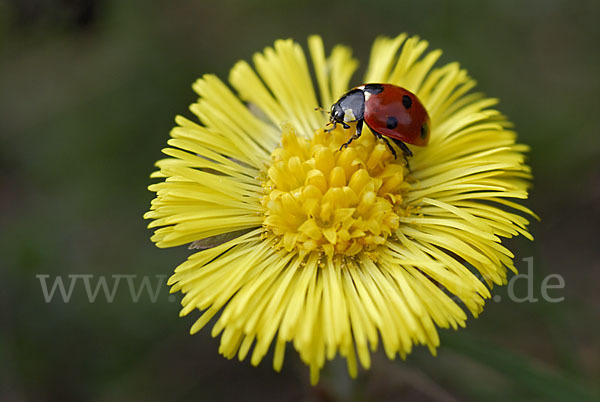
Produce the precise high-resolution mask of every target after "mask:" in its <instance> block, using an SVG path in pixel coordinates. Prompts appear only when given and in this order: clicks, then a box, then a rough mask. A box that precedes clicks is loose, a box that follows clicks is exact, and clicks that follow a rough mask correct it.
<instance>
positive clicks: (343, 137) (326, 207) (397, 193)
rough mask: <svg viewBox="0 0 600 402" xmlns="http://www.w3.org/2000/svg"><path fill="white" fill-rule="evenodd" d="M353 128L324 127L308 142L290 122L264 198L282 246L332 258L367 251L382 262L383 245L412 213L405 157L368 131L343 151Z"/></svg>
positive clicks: (266, 181)
mask: <svg viewBox="0 0 600 402" xmlns="http://www.w3.org/2000/svg"><path fill="white" fill-rule="evenodd" d="M353 130H354V126H352V128H351V129H349V130H344V129H342V128H341V127H339V126H338V128H337V129H335V130H333V131H332V132H330V133H327V132H325V131H324V130H323V129H319V130H317V131H315V134H314V136H313V137H312V138H311V139H306V138H303V137H300V136H297V135H296V133H295V131H294V129H293V128H292V127H291V125H289V124H285V125H283V127H282V139H281V144H282V145H281V147H279V148H277V149H275V150H274V151H273V153H272V154H271V157H272V160H273V162H272V165H271V166H270V167H269V169H268V172H267V175H266V177H265V179H264V181H263V187H264V189H265V196H264V197H263V198H262V199H261V203H262V206H263V207H264V208H265V210H266V212H265V220H264V223H263V226H265V227H266V228H267V229H268V231H269V232H271V233H273V234H274V235H275V236H277V237H279V238H280V241H279V242H278V243H277V246H278V247H284V248H285V249H286V250H287V251H292V250H293V249H297V250H298V251H299V252H300V253H301V254H304V253H307V252H311V251H317V252H321V253H324V254H325V255H327V256H328V257H332V256H333V255H334V254H339V255H345V256H353V255H356V254H357V253H359V252H361V251H363V252H366V253H367V254H368V255H369V256H370V257H371V258H373V259H376V258H377V248H378V246H379V245H381V244H383V243H384V242H385V240H386V239H387V237H388V236H390V235H391V234H392V233H393V232H394V230H395V229H397V228H398V224H399V216H400V215H402V216H404V215H406V213H405V208H404V207H403V205H402V193H403V191H404V190H405V189H406V183H405V181H404V160H403V159H402V158H398V159H394V157H393V156H392V154H391V152H390V151H389V150H388V149H387V147H386V145H385V144H384V143H383V142H382V141H378V140H377V139H376V138H375V137H374V136H373V135H371V133H370V132H369V131H368V130H367V129H365V131H366V132H363V135H362V136H361V137H360V138H359V139H357V140H354V141H353V142H352V144H351V145H350V146H349V147H346V148H344V149H343V150H342V151H339V148H340V146H341V145H342V144H344V143H345V142H346V141H347V140H348V139H349V135H350V134H351V133H353V132H354V131H353Z"/></svg>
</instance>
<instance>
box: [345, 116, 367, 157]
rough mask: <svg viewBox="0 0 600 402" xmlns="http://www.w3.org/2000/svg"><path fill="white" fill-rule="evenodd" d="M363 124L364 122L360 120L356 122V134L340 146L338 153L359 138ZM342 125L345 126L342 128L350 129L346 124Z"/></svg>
mask: <svg viewBox="0 0 600 402" xmlns="http://www.w3.org/2000/svg"><path fill="white" fill-rule="evenodd" d="M363 123H364V120H362V119H360V120H358V121H357V122H356V133H355V134H354V135H353V136H352V137H350V139H349V140H348V142H346V143H344V144H342V146H341V147H340V151H341V150H342V149H344V148H346V147H347V146H348V145H350V143H351V142H352V141H354V140H357V139H358V138H359V137H360V136H361V134H362V129H363ZM342 124H344V126H347V127H344V128H350V126H348V125H347V124H345V123H342Z"/></svg>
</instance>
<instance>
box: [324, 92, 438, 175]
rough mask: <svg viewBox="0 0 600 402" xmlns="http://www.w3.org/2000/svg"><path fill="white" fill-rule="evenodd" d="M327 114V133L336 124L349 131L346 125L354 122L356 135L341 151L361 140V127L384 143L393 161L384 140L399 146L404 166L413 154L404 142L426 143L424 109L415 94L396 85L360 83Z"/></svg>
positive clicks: (426, 117) (389, 145)
mask: <svg viewBox="0 0 600 402" xmlns="http://www.w3.org/2000/svg"><path fill="white" fill-rule="evenodd" d="M329 113H330V115H331V117H330V121H329V123H328V125H333V127H332V128H330V129H328V130H327V131H328V132H329V131H332V130H334V129H335V127H336V125H337V124H338V123H339V124H341V125H342V126H343V127H344V128H345V129H348V128H350V126H349V125H348V124H347V123H350V122H356V133H355V134H354V135H353V136H352V137H350V139H349V140H348V142H346V143H345V144H343V145H342V146H341V147H340V150H342V149H344V148H345V147H347V146H348V145H350V143H351V142H352V141H353V140H355V139H357V138H358V137H360V135H361V134H362V129H363V124H366V125H367V127H369V128H370V129H371V132H372V133H373V134H374V135H375V136H376V137H377V138H379V139H381V140H383V142H385V144H386V145H387V147H388V148H389V149H390V151H391V152H392V154H393V155H394V158H397V155H396V151H395V150H394V148H393V147H392V145H391V144H390V142H389V141H388V139H387V138H389V139H391V140H392V141H393V142H394V143H395V144H396V145H397V146H398V147H400V149H402V152H403V154H404V159H405V160H406V162H407V164H408V159H407V157H408V156H412V152H411V151H410V149H409V148H408V147H407V146H406V144H405V143H408V144H413V145H418V146H425V145H427V143H428V142H429V132H430V123H429V115H428V114H427V110H425V107H424V106H423V104H422V103H421V101H419V99H418V98H417V96H416V95H415V94H413V93H412V92H410V91H408V90H406V89H404V88H401V87H398V86H396V85H392V84H363V85H361V86H359V87H356V88H353V89H351V90H350V91H348V92H346V93H345V94H344V95H343V96H342V97H341V98H340V99H339V100H338V101H337V102H335V103H334V104H333V105H332V106H331V112H329ZM386 137H387V138H386Z"/></svg>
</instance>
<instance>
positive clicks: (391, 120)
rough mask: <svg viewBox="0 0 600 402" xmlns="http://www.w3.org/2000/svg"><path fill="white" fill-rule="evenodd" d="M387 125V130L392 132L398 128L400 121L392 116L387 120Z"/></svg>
mask: <svg viewBox="0 0 600 402" xmlns="http://www.w3.org/2000/svg"><path fill="white" fill-rule="evenodd" d="M385 123H386V125H387V128H389V129H390V130H391V129H394V128H396V126H397V125H398V119H396V118H395V117H394V116H390V117H388V118H387V121H386V122H385Z"/></svg>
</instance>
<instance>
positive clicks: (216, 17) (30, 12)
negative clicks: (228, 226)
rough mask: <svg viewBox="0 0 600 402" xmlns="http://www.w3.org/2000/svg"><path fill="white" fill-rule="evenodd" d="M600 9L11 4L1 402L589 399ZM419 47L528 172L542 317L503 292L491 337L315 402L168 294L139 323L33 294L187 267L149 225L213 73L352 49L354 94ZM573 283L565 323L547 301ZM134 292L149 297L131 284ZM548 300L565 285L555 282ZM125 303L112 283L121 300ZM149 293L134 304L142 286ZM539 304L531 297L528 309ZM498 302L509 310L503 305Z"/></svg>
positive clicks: (301, 374)
mask: <svg viewBox="0 0 600 402" xmlns="http://www.w3.org/2000/svg"><path fill="white" fill-rule="evenodd" d="M599 20H600V3H598V2H597V1H592V0H590V1H577V2H574V1H566V0H549V1H543V0H538V1H527V2H520V1H501V0H496V1H485V2H480V1H475V0H473V1H460V2H443V1H430V0H426V1H421V2H409V1H394V0H372V1H368V2H367V1H354V2H352V1H344V2H342V1H339V2H317V1H309V0H305V1H296V2H289V3H288V2H283V1H276V0H265V1H243V0H232V1H219V2H212V1H210V2H209V1H175V2H172V1H155V2H144V1H114V0H113V1H108V0H21V1H17V0H13V1H0V169H1V174H0V191H1V193H0V195H1V196H0V210H1V214H0V269H1V271H0V272H1V275H2V276H1V278H0V328H1V329H0V400H1V401H81V400H92V401H117V400H123V401H124V400H128V401H137V400H145V401H164V400H169V401H205V400H206V401H226V400H260V401H280V400H296V401H343V400H351V401H367V400H386V401H396V400H402V401H454V400H465V401H481V400H489V401H505V400H519V401H540V400H559V401H565V400H594V398H596V397H597V388H596V387H597V386H598V383H600V381H599V379H600V336H599V329H600V324H599V323H600V320H599V318H600V317H599V315H600V314H599V312H600V292H598V283H599V281H600V263H599V257H600V247H599V246H600V241H599V240H600V239H599V237H600V236H599V235H598V231H599V229H600V165H599V163H598V161H599V158H600V117H599V116H600V113H599V112H598V111H599V110H600V108H599V106H600V104H599V99H600V97H599V96H598V94H599V93H600V85H599V81H600V80H599V74H598V72H599V71H600V52H598V43H599V41H600V24H599V23H598V21H599ZM404 31H406V32H408V33H411V34H419V35H420V36H422V37H424V38H426V39H427V40H429V41H430V44H431V48H441V49H443V50H444V56H443V60H442V61H443V62H448V61H454V60H457V61H460V62H461V64H462V65H463V66H465V67H466V68H467V69H468V70H469V72H470V74H471V75H472V76H473V77H475V78H476V79H477V80H478V82H479V86H478V89H479V90H482V91H484V92H486V93H487V94H488V95H490V96H494V97H499V98H500V99H501V100H502V102H501V104H500V109H501V110H502V111H503V112H504V113H506V114H507V115H508V116H509V117H510V119H511V120H512V121H514V123H515V125H516V127H517V130H518V131H519V133H520V140H521V141H523V142H525V143H528V144H530V145H531V146H532V152H531V153H530V155H529V157H530V164H531V165H532V167H533V170H534V173H535V183H534V188H533V190H532V195H531V199H530V200H529V201H528V203H527V205H528V206H530V207H531V208H532V209H534V210H535V211H536V212H537V213H538V214H539V215H540V216H541V217H542V221H541V223H537V222H534V223H533V225H532V232H533V234H534V236H535V237H536V240H535V241H534V242H529V241H527V240H525V239H516V240H513V241H510V242H509V245H510V247H511V249H512V250H513V251H514V252H515V255H516V257H515V258H516V261H517V267H518V268H519V269H520V270H522V271H526V268H527V265H526V263H525V262H523V261H522V259H523V258H526V257H533V258H534V276H533V278H532V282H531V283H532V286H533V289H534V293H533V295H534V296H535V297H538V298H540V301H538V302H537V303H529V302H523V303H517V302H515V301H512V300H510V298H509V297H508V294H507V289H506V288H500V289H494V294H495V295H497V296H499V298H500V301H496V302H494V301H490V302H489V303H488V305H487V308H486V310H485V312H484V314H483V315H482V316H481V317H480V318H479V319H470V320H469V322H468V327H467V328H466V329H463V330H460V331H458V332H457V333H454V332H452V331H442V347H441V348H440V350H439V356H438V357H437V358H433V357H431V356H430V355H429V353H428V352H427V351H426V350H424V349H417V350H415V352H414V353H413V354H412V355H410V356H409V357H408V359H407V360H406V361H404V362H403V361H400V360H399V361H394V362H389V361H387V360H386V359H385V357H383V355H382V354H380V353H378V354H377V356H376V358H375V363H374V367H373V369H372V370H371V371H368V372H364V371H362V372H361V373H360V376H359V378H358V379H357V380H356V381H350V380H349V379H348V376H347V373H346V370H345V366H344V364H343V362H341V361H334V362H332V363H330V364H329V365H328V366H327V368H326V370H325V371H324V372H323V374H322V379H321V382H320V385H319V386H318V387H315V388H313V387H310V385H309V381H308V369H307V368H306V367H304V366H303V365H302V364H301V363H300V362H299V360H298V358H297V356H296V355H295V352H293V351H292V350H291V349H288V353H287V355H286V362H285V364H284V369H283V372H282V373H280V374H277V373H275V372H273V370H272V368H271V364H270V359H269V358H266V359H265V360H264V361H263V363H262V364H261V365H260V366H259V367H258V368H253V367H251V365H250V364H249V362H247V361H245V362H243V363H239V362H237V361H236V360H234V361H228V360H225V359H224V358H222V357H220V356H219V354H218V339H213V338H211V336H210V330H209V329H205V330H203V331H201V332H200V333H199V334H197V335H194V336H189V335H188V330H189V327H190V325H191V324H192V323H193V321H194V318H195V317H196V315H193V314H192V315H190V316H189V317H187V318H183V319H182V318H178V312H179V307H178V306H179V303H178V301H179V299H180V296H179V295H176V296H177V297H176V298H169V296H168V293H167V291H168V289H167V287H166V285H164V284H163V285H162V286H161V287H160V288H159V290H160V294H159V295H158V297H157V299H156V301H155V302H152V301H151V300H148V297H141V298H140V300H139V302H137V303H134V302H132V299H131V297H130V293H129V291H128V290H127V287H126V284H125V283H124V282H123V283H121V287H120V288H119V289H118V291H117V292H116V295H115V297H114V301H113V302H112V303H109V302H107V301H106V299H104V298H103V297H102V294H100V296H98V299H97V300H96V301H95V302H94V303H90V302H89V301H88V298H87V296H86V292H85V289H84V287H83V286H81V283H80V284H79V285H77V286H75V288H74V291H73V294H72V296H71V299H70V301H69V302H68V303H64V302H63V301H62V300H61V299H60V298H59V297H58V294H56V295H55V298H54V299H53V301H52V302H50V303H46V301H45V300H44V296H43V292H42V290H41V285H40V279H39V278H38V277H36V275H42V274H44V275H49V278H48V283H49V286H50V285H52V281H53V280H54V278H56V277H57V276H62V277H64V278H65V281H66V282H67V285H68V280H67V279H68V277H67V275H81V274H93V275H95V276H94V278H95V279H93V281H92V285H93V286H95V284H96V281H97V278H98V276H99V275H106V276H107V277H108V278H109V279H110V278H111V275H126V274H128V275H138V277H137V278H138V279H140V278H142V275H150V279H152V281H153V282H152V283H153V286H155V284H156V275H170V273H171V272H172V270H173V268H174V267H175V266H176V265H177V264H178V263H179V262H181V261H183V260H184V259H185V257H186V256H187V255H188V254H189V252H188V250H186V249H185V248H184V247H182V248H180V249H174V250H158V249H156V248H155V247H154V246H153V245H152V244H151V243H150V241H149V239H148V238H149V236H150V232H149V231H148V230H147V229H146V228H145V226H146V224H147V222H144V221H143V219H142V214H143V213H144V212H145V210H146V209H147V208H148V205H149V202H150V200H151V199H152V194H151V193H150V192H148V191H147V190H146V187H147V185H148V184H150V182H151V180H150V179H149V178H148V175H149V173H150V172H151V171H152V170H153V168H152V165H153V163H154V161H155V160H156V159H158V158H160V157H161V154H160V149H161V148H162V147H163V146H164V145H165V144H166V140H167V137H168V132H169V130H170V128H171V127H172V126H173V124H174V123H173V118H174V116H175V115H176V114H184V115H186V116H188V117H190V116H191V113H190V112H189V111H188V109H187V108H188V105H189V104H190V103H192V102H193V101H194V100H195V99H196V96H195V94H194V93H193V92H192V90H191V88H190V86H191V84H192V82H193V81H194V80H195V79H196V78H197V77H199V76H200V75H201V74H203V73H216V74H218V75H219V76H220V77H222V78H227V75H228V70H229V68H230V67H231V66H232V65H233V64H234V63H235V62H236V61H237V60H238V59H250V58H251V56H252V54H253V53H254V52H255V51H259V50H262V49H263V48H264V47H265V46H268V45H271V44H272V42H273V41H274V40H275V39H277V38H287V37H292V38H294V39H296V40H298V41H300V42H301V43H302V44H305V43H306V38H307V36H308V35H309V34H312V33H318V34H321V35H323V37H324V40H325V43H326V46H328V48H329V49H330V48H331V47H332V46H333V45H334V44H336V43H344V44H348V45H351V46H352V47H353V48H354V50H355V55H356V56H357V57H358V58H359V59H360V60H361V70H360V71H359V74H357V75H355V77H354V80H353V82H352V83H353V84H358V83H360V74H361V73H362V72H364V67H365V66H366V63H367V58H368V55H369V47H370V44H371V42H372V41H373V39H374V38H375V37H376V36H377V35H380V34H387V35H396V34H398V33H400V32H404ZM550 274H560V275H561V276H562V277H563V278H564V281H565V288H564V289H553V290H550V291H549V293H550V295H551V296H552V297H564V298H565V299H564V301H563V302H560V303H549V302H547V301H544V300H542V299H541V296H540V287H541V284H542V282H543V280H544V278H545V277H546V276H547V275H550ZM136 280H137V279H136ZM552 283H555V282H552ZM109 284H110V280H109ZM136 286H139V283H137V282H136ZM526 292H527V283H526V281H525V280H520V281H517V284H516V285H515V294H518V295H525V294H526ZM497 300H498V298H497Z"/></svg>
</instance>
